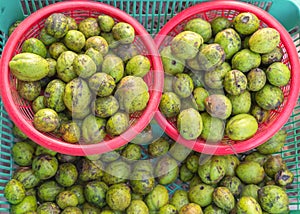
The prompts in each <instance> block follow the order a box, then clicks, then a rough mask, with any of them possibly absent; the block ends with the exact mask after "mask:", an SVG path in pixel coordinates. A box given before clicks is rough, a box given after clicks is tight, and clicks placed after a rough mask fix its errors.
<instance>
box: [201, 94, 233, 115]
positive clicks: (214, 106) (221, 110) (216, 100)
mask: <svg viewBox="0 0 300 214" xmlns="http://www.w3.org/2000/svg"><path fill="white" fill-rule="evenodd" d="M204 104H205V109H206V111H207V113H209V114H210V115H211V116H212V117H216V118H219V119H222V120H224V119H227V118H228V117H229V116H230V115H231V112H232V104H231V102H230V100H229V99H228V98H227V97H226V96H225V95H223V94H212V95H209V96H208V97H207V98H206V99H205V103H204Z"/></svg>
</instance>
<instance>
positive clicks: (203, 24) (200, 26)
mask: <svg viewBox="0 0 300 214" xmlns="http://www.w3.org/2000/svg"><path fill="white" fill-rule="evenodd" d="M184 30H185V31H187V30H189V31H193V32H195V33H198V34H200V35H201V36H202V38H203V41H204V42H207V41H208V40H209V39H210V38H211V36H212V29H211V25H210V23H209V22H208V21H206V20H204V19H201V18H195V19H192V20H190V21H188V23H187V24H186V25H185V26H184Z"/></svg>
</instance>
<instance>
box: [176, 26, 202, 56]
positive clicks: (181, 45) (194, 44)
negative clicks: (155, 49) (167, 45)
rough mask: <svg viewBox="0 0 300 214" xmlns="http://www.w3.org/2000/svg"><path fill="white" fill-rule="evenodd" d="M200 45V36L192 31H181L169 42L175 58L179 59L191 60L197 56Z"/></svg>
mask: <svg viewBox="0 0 300 214" xmlns="http://www.w3.org/2000/svg"><path fill="white" fill-rule="evenodd" d="M202 44H203V38H202V36H201V35H199V34H198V33H195V32H192V31H183V32H181V33H179V34H177V35H176V36H175V37H174V38H173V40H172V41H171V51H172V54H173V55H174V56H175V57H178V58H180V59H192V58H194V57H195V56H196V55H197V53H198V51H199V47H200V46H201V45H202Z"/></svg>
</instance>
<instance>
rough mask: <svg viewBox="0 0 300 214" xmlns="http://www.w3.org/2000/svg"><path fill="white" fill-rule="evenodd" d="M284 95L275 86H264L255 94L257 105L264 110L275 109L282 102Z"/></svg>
mask: <svg viewBox="0 0 300 214" xmlns="http://www.w3.org/2000/svg"><path fill="white" fill-rule="evenodd" d="M283 99H284V95H283V92H282V90H281V89H280V88H279V87H277V86H272V85H269V84H266V85H265V86H264V87H263V88H262V89H261V90H259V91H258V92H257V93H256V94H255V101H256V102H257V104H258V105H259V106H260V107H261V108H263V109H265V110H272V109H276V108H277V107H278V106H280V105H281V103H282V102H283Z"/></svg>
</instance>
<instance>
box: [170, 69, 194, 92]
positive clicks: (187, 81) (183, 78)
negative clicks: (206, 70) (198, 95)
mask: <svg viewBox="0 0 300 214" xmlns="http://www.w3.org/2000/svg"><path fill="white" fill-rule="evenodd" d="M193 89H194V84H193V80H192V78H191V77H190V76H189V75H188V74H185V73H179V74H176V76H175V78H174V79H173V90H174V92H175V93H176V94H177V95H178V96H179V97H181V98H186V97H188V96H190V95H191V93H192V92H193Z"/></svg>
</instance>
